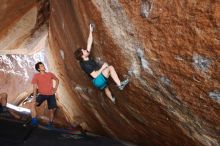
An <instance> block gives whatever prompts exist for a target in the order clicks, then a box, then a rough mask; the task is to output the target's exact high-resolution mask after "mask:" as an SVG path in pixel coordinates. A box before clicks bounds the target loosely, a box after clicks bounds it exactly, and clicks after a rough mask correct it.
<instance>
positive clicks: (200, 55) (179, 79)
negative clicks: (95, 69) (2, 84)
mask: <svg viewBox="0 0 220 146" xmlns="http://www.w3.org/2000/svg"><path fill="white" fill-rule="evenodd" d="M219 7H220V3H219V2H210V1H208V0H206V1H203V2H199V1H198V2H195V1H194V2H192V1H181V2H180V1H177V0H173V1H169V2H168V1H162V0H154V1H153V0H142V1H141V0H139V1H123V0H115V1H103V0H91V1H87V0H72V1H67V0H66V1H51V16H50V26H49V27H50V35H49V36H50V37H49V41H50V45H51V47H52V48H53V51H54V54H56V55H57V57H58V58H60V62H59V63H57V65H58V66H62V68H63V72H65V74H67V83H66V84H68V85H69V86H71V88H72V91H73V92H74V96H72V99H71V100H74V101H75V102H76V103H77V105H78V106H79V107H80V109H81V110H82V111H83V114H84V115H85V121H86V123H87V126H88V127H90V128H91V129H92V130H93V131H95V132H99V133H104V134H108V135H110V136H112V137H117V138H120V139H126V140H131V141H133V142H135V143H138V144H142V145H145V144H148V143H149V144H153V145H218V143H219V142H220V141H219V130H220V129H219V128H220V127H219V125H220V114H219V112H218V109H219V107H220V105H219V100H220V99H219V97H220V96H219V95H220V94H219V90H220V86H219V69H218V68H219V67H218V66H219V55H220V52H219V44H220V40H219V35H220V31H219V20H220V19H219V14H220V13H219V12H220V11H218V10H219ZM89 23H94V24H95V26H96V28H95V32H94V33H93V34H94V43H93V50H92V55H93V57H94V58H95V59H96V60H98V61H107V62H108V63H109V64H111V65H113V66H114V67H115V69H116V71H117V72H118V73H119V76H120V78H123V77H127V76H129V77H130V83H129V86H128V87H127V88H126V89H125V90H124V91H122V92H120V91H118V90H117V89H116V87H115V86H114V85H113V84H114V83H113V82H112V81H110V88H111V89H112V91H113V92H114V94H115V96H116V97H117V101H116V105H113V104H112V103H111V102H110V101H108V99H107V97H106V96H105V95H104V93H102V92H100V91H97V90H96V89H95V88H94V87H92V85H91V83H90V81H89V79H88V77H87V76H86V75H85V74H84V73H83V72H82V71H81V69H80V67H79V65H78V63H77V61H76V60H75V59H74V56H73V52H74V51H75V50H76V48H77V47H79V46H82V47H85V46H86V42H87V37H88V24H89ZM61 52H63V53H61ZM62 54H63V55H62ZM69 106H71V105H69Z"/></svg>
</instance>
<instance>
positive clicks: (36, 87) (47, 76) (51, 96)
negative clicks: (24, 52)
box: [31, 62, 59, 127]
mask: <svg viewBox="0 0 220 146" xmlns="http://www.w3.org/2000/svg"><path fill="white" fill-rule="evenodd" d="M35 69H36V70H37V71H38V72H39V73H36V74H35V75H34V76H33V78H32V84H33V98H34V100H33V102H32V109H31V110H32V111H31V116H32V120H31V124H32V125H33V126H37V125H38V121H37V119H36V116H37V113H36V106H40V105H41V104H42V103H43V102H44V101H45V100H47V106H48V109H49V112H50V115H49V124H48V126H50V127H52V124H53V119H54V113H55V110H56V109H57V103H56V97H55V93H56V91H57V88H58V85H59V80H58V78H57V77H56V76H55V75H54V74H53V73H51V72H46V69H45V66H44V64H43V63H42V62H38V63H37V64H36V65H35ZM53 80H55V81H56V85H55V87H53ZM37 91H38V96H36V95H37Z"/></svg>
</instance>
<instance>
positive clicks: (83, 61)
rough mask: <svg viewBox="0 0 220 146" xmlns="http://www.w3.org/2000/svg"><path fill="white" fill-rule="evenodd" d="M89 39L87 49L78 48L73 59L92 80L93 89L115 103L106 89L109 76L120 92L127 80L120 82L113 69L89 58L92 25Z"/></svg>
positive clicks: (107, 88)
mask: <svg viewBox="0 0 220 146" xmlns="http://www.w3.org/2000/svg"><path fill="white" fill-rule="evenodd" d="M89 29H90V32H89V37H88V41H87V48H86V49H84V48H78V49H77V50H76V51H75V57H76V59H77V60H79V62H80V66H81V68H82V69H83V70H84V71H85V72H86V73H87V74H88V75H89V77H90V78H91V80H92V83H93V85H94V86H95V87H97V88H98V89H100V90H104V91H105V94H106V95H107V97H108V98H109V99H110V100H111V101H112V102H113V103H115V97H114V96H112V93H111V91H110V89H109V87H108V78H109V77H110V76H111V78H112V79H113V80H114V82H115V83H116V84H117V86H118V88H119V89H120V90H123V89H124V87H125V86H126V85H127V84H128V82H129V80H128V79H126V80H124V81H120V79H119V77H118V75H117V73H116V71H115V69H114V67H113V66H111V65H108V64H107V63H104V64H102V66H100V65H99V64H98V63H97V62H95V61H94V60H93V59H91V57H90V51H91V47H92V42H93V36H92V32H93V25H92V24H90V25H89Z"/></svg>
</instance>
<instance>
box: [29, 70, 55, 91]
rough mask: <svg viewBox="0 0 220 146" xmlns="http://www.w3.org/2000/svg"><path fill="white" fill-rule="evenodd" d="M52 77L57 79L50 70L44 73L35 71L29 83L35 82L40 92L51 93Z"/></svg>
mask: <svg viewBox="0 0 220 146" xmlns="http://www.w3.org/2000/svg"><path fill="white" fill-rule="evenodd" d="M53 79H57V77H56V76H55V75H54V74H53V73H51V72H45V74H41V73H36V74H35V75H34V77H33V78H32V82H31V83H32V84H37V87H38V92H39V93H40V94H43V95H53Z"/></svg>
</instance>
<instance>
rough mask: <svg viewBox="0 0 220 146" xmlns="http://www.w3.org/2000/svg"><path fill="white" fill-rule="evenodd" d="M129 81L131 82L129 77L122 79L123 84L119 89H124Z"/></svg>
mask: <svg viewBox="0 0 220 146" xmlns="http://www.w3.org/2000/svg"><path fill="white" fill-rule="evenodd" d="M128 82H129V80H128V79H126V80H124V81H122V82H121V85H120V86H118V88H119V90H123V89H124V87H125V86H126V85H127V84H128Z"/></svg>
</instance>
